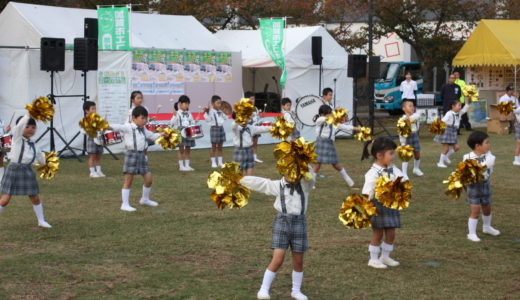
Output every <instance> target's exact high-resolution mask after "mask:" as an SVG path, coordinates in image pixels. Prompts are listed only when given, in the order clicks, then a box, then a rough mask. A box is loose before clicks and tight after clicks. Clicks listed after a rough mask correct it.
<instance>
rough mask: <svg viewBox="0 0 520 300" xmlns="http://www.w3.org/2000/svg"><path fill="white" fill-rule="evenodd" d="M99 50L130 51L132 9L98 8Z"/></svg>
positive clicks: (124, 7)
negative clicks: (130, 16)
mask: <svg viewBox="0 0 520 300" xmlns="http://www.w3.org/2000/svg"><path fill="white" fill-rule="evenodd" d="M97 12H98V47H99V50H130V18H129V15H130V8H129V7H128V6H118V7H115V6H112V7H110V6H109V7H98V9H97Z"/></svg>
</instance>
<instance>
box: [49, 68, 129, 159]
mask: <svg viewBox="0 0 520 300" xmlns="http://www.w3.org/2000/svg"><path fill="white" fill-rule="evenodd" d="M87 72H88V71H83V73H82V74H81V76H82V77H83V95H81V96H82V98H83V103H85V101H87V100H88V99H90V96H87ZM83 115H85V113H84V112H83ZM80 134H81V132H80V131H78V132H76V134H75V135H74V136H73V137H72V139H71V140H70V141H68V142H65V146H64V147H63V148H62V149H61V150H60V151H59V152H58V156H60V155H61V153H63V151H65V150H67V149H69V150H70V149H76V150H80V151H81V155H85V154H86V153H87V151H86V149H87V136H86V135H84V136H83V148H81V149H79V148H74V147H72V146H71V144H72V142H74V140H76V138H77V137H78V136H80ZM103 148H104V149H106V150H107V151H108V153H109V154H110V155H111V156H112V157H113V158H114V159H115V160H119V158H118V157H117V156H116V155H115V154H114V153H113V152H112V151H110V149H109V148H108V147H107V146H103ZM71 151H72V150H71ZM72 153H74V151H72ZM80 161H81V160H80Z"/></svg>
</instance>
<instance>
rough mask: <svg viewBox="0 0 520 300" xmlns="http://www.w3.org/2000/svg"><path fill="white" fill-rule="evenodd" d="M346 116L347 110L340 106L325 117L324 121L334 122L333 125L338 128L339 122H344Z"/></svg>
mask: <svg viewBox="0 0 520 300" xmlns="http://www.w3.org/2000/svg"><path fill="white" fill-rule="evenodd" d="M346 117H347V110H346V109H344V108H341V107H336V109H335V110H333V111H332V116H329V117H327V119H326V120H325V122H327V124H334V127H335V128H338V125H339V124H342V123H345V118H346Z"/></svg>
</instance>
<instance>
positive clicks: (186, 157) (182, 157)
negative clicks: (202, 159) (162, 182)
mask: <svg viewBox="0 0 520 300" xmlns="http://www.w3.org/2000/svg"><path fill="white" fill-rule="evenodd" d="M174 108H175V111H176V113H175V114H174V116H173V118H172V119H171V124H172V126H173V127H174V128H176V129H178V130H183V129H184V128H186V127H188V126H190V125H193V124H195V120H194V119H193V116H192V115H191V112H190V98H189V97H188V96H186V95H182V96H180V97H179V101H177V103H175V105H174ZM191 147H195V140H194V139H192V138H189V137H186V138H185V137H183V138H182V142H181V144H180V145H179V152H178V154H177V156H178V158H179V170H180V171H195V169H193V168H192V167H191V166H190V150H191Z"/></svg>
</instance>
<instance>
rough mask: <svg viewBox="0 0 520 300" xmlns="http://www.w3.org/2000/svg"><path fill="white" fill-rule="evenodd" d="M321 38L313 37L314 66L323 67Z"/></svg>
mask: <svg viewBox="0 0 520 300" xmlns="http://www.w3.org/2000/svg"><path fill="white" fill-rule="evenodd" d="M322 59H323V57H321V36H313V37H312V64H313V65H321V61H322Z"/></svg>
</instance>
